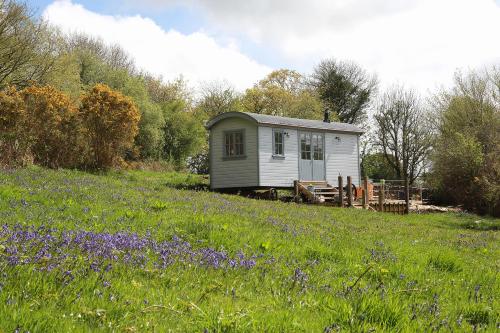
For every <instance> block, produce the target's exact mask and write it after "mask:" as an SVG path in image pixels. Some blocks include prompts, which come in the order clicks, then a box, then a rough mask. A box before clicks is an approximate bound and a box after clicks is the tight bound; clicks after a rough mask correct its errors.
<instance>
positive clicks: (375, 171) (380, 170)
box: [361, 153, 400, 180]
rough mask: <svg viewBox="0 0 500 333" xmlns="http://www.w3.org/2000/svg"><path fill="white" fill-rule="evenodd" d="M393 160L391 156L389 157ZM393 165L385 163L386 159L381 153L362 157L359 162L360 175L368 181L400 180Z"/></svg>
mask: <svg viewBox="0 0 500 333" xmlns="http://www.w3.org/2000/svg"><path fill="white" fill-rule="evenodd" d="M389 158H392V159H393V160H394V157H393V156H389ZM394 163H395V161H393V163H388V162H387V157H386V156H385V155H384V154H383V153H372V154H367V155H365V156H363V160H362V162H361V173H362V174H363V175H366V176H368V178H370V179H391V180H394V179H400V178H398V177H399V176H398V174H397V173H396V171H395V170H394V167H393V164H394Z"/></svg>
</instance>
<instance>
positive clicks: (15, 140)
mask: <svg viewBox="0 0 500 333" xmlns="http://www.w3.org/2000/svg"><path fill="white" fill-rule="evenodd" d="M26 121H27V115H26V109H25V106H24V102H23V99H22V98H21V95H20V94H19V92H18V91H17V90H16V89H15V88H13V87H10V88H8V89H6V90H5V91H4V92H2V91H0V166H2V165H10V166H24V165H25V164H27V162H29V160H30V159H31V154H30V150H29V143H28V142H29V140H28V137H27V133H26V131H25V128H26Z"/></svg>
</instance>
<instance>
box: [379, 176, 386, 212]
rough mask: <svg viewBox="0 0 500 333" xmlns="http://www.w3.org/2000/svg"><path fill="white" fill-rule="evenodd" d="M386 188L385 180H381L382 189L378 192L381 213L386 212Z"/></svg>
mask: <svg viewBox="0 0 500 333" xmlns="http://www.w3.org/2000/svg"><path fill="white" fill-rule="evenodd" d="M384 187H385V180H384V179H381V180H380V187H379V190H378V205H379V207H380V209H379V211H380V212H383V211H384V201H385V193H384V190H385V188H384Z"/></svg>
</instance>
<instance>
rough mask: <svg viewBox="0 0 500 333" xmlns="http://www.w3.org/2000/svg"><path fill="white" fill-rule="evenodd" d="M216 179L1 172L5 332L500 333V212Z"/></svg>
mask: <svg viewBox="0 0 500 333" xmlns="http://www.w3.org/2000/svg"><path fill="white" fill-rule="evenodd" d="M203 182H204V180H203V179H202V178H201V177H198V176H193V175H186V174H178V173H152V172H139V171H133V172H113V173H109V174H106V175H92V174H88V173H83V172H77V171H50V170H45V169H40V168H29V169H23V170H16V171H0V272H1V273H0V332H5V333H6V332H14V331H16V332H25V331H29V332H69V331H93V330H103V331H116V332H120V331H124V332H144V331H156V332H166V331H173V332H191V331H193V332H204V331H205V332H232V331H238V332H239V331H248V332H250V331H268V332H336V331H355V332H370V331H373V330H375V331H400V332H412V331H428V332H431V331H442V332H448V331H454V332H456V331H469V332H470V331H473V330H476V331H491V332H498V329H499V328H500V314H499V310H500V301H499V295H500V282H499V278H498V274H499V269H500V249H499V245H500V242H499V240H500V237H499V229H500V221H499V220H498V219H496V220H495V219H489V218H484V217H478V216H474V215H467V214H451V213H450V214H428V215H409V216H398V215H392V214H383V213H372V212H367V211H361V210H354V209H338V208H328V207H317V206H307V205H296V204H293V203H290V204H287V203H280V202H271V201H258V200H251V199H245V198H242V197H237V196H228V195H221V194H217V193H211V192H207V191H195V190H193V189H196V188H198V187H200V184H201V185H203ZM201 187H202V186H201Z"/></svg>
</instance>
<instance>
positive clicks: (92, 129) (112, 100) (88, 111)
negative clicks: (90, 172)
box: [80, 84, 140, 169]
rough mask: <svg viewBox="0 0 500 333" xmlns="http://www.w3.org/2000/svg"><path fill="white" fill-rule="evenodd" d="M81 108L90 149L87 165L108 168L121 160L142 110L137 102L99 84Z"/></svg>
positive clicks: (87, 95)
mask: <svg viewBox="0 0 500 333" xmlns="http://www.w3.org/2000/svg"><path fill="white" fill-rule="evenodd" d="M80 112H81V117H82V123H83V127H84V128H85V130H86V133H87V135H88V138H89V145H90V149H91V151H90V154H89V155H90V156H89V157H90V158H89V160H88V161H87V166H88V167H90V168H93V169H107V168H110V167H113V166H115V165H117V164H119V163H121V162H122V161H123V158H124V156H125V153H126V152H127V151H128V150H130V149H132V148H133V146H134V139H135V137H136V135H137V133H138V130H139V128H138V124H139V120H140V114H139V111H138V110H137V107H136V106H135V104H134V102H133V101H132V100H131V99H130V98H129V97H126V96H124V95H123V94H121V93H120V92H117V91H114V90H112V89H111V88H109V87H108V86H106V85H103V84H97V85H95V86H94V88H92V90H91V91H90V92H88V93H87V94H85V95H84V96H83V98H82V105H81V108H80Z"/></svg>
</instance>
